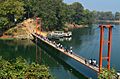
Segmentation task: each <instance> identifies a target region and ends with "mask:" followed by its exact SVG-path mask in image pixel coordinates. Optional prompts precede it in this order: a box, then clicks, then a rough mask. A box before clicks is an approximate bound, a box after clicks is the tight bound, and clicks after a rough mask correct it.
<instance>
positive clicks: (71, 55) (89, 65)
mask: <svg viewBox="0 0 120 79" xmlns="http://www.w3.org/2000/svg"><path fill="white" fill-rule="evenodd" d="M32 35H34V36H35V37H37V38H38V39H39V40H41V41H43V42H44V43H46V44H48V45H50V46H52V47H54V48H55V49H57V50H58V51H60V52H61V53H63V54H65V55H67V56H68V57H70V58H72V59H74V60H76V61H78V62H79V63H81V64H83V65H84V66H87V67H88V68H90V69H92V70H94V71H96V72H98V71H99V68H98V67H96V66H93V65H91V64H89V63H86V62H85V60H87V59H85V58H83V57H81V56H79V55H77V54H75V53H74V52H73V53H72V54H71V53H68V52H65V50H64V49H62V48H58V47H56V46H55V45H54V44H53V43H51V42H49V41H47V40H44V39H43V38H41V37H40V36H39V35H37V34H35V33H32Z"/></svg>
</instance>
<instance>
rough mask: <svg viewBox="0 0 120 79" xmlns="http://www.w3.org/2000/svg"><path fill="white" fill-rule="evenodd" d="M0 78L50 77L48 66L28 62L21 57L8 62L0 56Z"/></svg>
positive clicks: (33, 78)
mask: <svg viewBox="0 0 120 79" xmlns="http://www.w3.org/2000/svg"><path fill="white" fill-rule="evenodd" d="M0 79H52V77H51V75H50V73H49V71H48V68H47V67H46V66H44V65H39V64H35V63H32V64H28V63H27V61H26V60H25V59H23V58H21V57H18V58H16V61H15V62H14V63H13V62H9V61H6V60H4V59H2V58H0Z"/></svg>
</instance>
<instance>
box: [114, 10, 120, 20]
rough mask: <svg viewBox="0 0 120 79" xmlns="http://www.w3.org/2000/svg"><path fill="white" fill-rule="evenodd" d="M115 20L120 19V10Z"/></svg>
mask: <svg viewBox="0 0 120 79" xmlns="http://www.w3.org/2000/svg"><path fill="white" fill-rule="evenodd" d="M115 20H120V12H116V13H115Z"/></svg>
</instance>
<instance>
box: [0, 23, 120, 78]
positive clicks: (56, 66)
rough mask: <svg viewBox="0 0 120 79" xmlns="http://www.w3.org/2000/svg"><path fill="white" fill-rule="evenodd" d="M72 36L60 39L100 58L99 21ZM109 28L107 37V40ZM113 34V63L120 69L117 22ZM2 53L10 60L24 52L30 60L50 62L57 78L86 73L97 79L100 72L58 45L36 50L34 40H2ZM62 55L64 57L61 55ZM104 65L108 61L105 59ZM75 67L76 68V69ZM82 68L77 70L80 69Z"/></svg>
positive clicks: (77, 52) (86, 55)
mask: <svg viewBox="0 0 120 79" xmlns="http://www.w3.org/2000/svg"><path fill="white" fill-rule="evenodd" d="M71 31H72V34H73V35H72V39H71V40H68V41H66V40H64V41H63V40H62V41H59V42H61V44H63V46H65V47H68V48H69V47H70V46H72V47H73V52H75V53H76V54H78V55H80V56H83V57H85V58H87V59H91V58H92V59H96V60H97V62H98V60H99V39H100V34H99V31H100V29H99V28H98V25H90V26H89V27H86V28H80V29H73V30H71ZM107 31H108V30H107V29H105V40H106V41H107V36H108V34H107ZM112 35H113V37H112V52H111V67H114V68H115V69H116V70H120V63H119V61H118V60H120V25H114V28H113V34H112ZM103 52H104V53H103V56H106V53H107V45H106V44H105V45H104V50H103ZM0 56H3V58H5V59H7V60H12V59H15V58H16V57H19V56H22V57H23V58H25V59H26V60H27V61H28V62H29V63H31V62H38V63H39V64H45V65H47V66H49V68H50V72H51V74H52V75H53V76H54V77H55V78H56V79H85V77H84V76H83V75H81V74H79V72H81V73H82V74H84V75H85V76H87V77H92V78H93V79H95V78H96V77H97V76H96V73H95V72H93V71H92V70H90V69H89V68H86V67H84V66H83V65H81V64H80V63H78V62H76V61H74V60H73V59H70V58H69V57H67V56H65V55H61V54H58V52H57V51H55V50H54V49H52V48H50V47H48V46H46V45H39V46H38V48H37V53H36V45H35V44H34V43H33V42H32V41H30V40H21V41H20V40H11V41H9V40H0ZM59 57H60V58H61V59H59ZM103 65H104V67H105V66H106V61H104V62H103ZM74 69H75V70H74ZM76 70H77V71H79V72H77V71H76Z"/></svg>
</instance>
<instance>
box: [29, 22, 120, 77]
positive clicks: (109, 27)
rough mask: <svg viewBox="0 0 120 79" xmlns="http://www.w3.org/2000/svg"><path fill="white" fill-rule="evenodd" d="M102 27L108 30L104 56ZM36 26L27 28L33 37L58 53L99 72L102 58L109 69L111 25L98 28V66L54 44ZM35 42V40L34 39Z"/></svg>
mask: <svg viewBox="0 0 120 79" xmlns="http://www.w3.org/2000/svg"><path fill="white" fill-rule="evenodd" d="M37 22H38V20H37ZM37 22H36V23H37ZM40 26H41V25H40ZM104 27H107V28H108V29H109V32H108V35H109V36H108V56H106V57H103V56H102V50H103V44H104ZM37 28H38V24H36V30H33V29H32V28H30V27H28V30H29V32H30V33H31V34H32V35H33V36H34V38H36V39H38V40H39V41H41V42H44V43H45V44H47V45H49V46H51V47H53V48H54V49H56V50H58V51H59V52H60V53H63V54H64V55H66V56H68V57H70V58H72V59H74V60H76V61H77V62H79V63H81V64H82V65H84V66H86V67H88V68H90V69H92V70H93V71H95V72H96V73H100V72H101V70H102V62H103V60H107V61H108V64H107V68H108V70H109V69H110V52H111V40H112V27H111V25H105V26H104V25H101V26H100V29H101V30H100V54H99V55H100V57H99V66H96V65H92V64H91V63H89V62H88V61H89V60H87V59H86V58H84V57H81V56H79V55H77V54H76V53H75V52H72V53H70V52H69V51H66V50H65V49H64V48H61V47H58V46H56V45H55V43H53V42H52V41H50V40H49V39H47V38H46V37H44V36H42V35H41V34H40V32H41V31H39V32H38V30H37ZM37 32H38V33H37ZM36 42H37V40H36ZM86 61H87V63H86ZM118 74H119V75H120V73H118ZM118 79H120V76H119V78H118Z"/></svg>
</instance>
